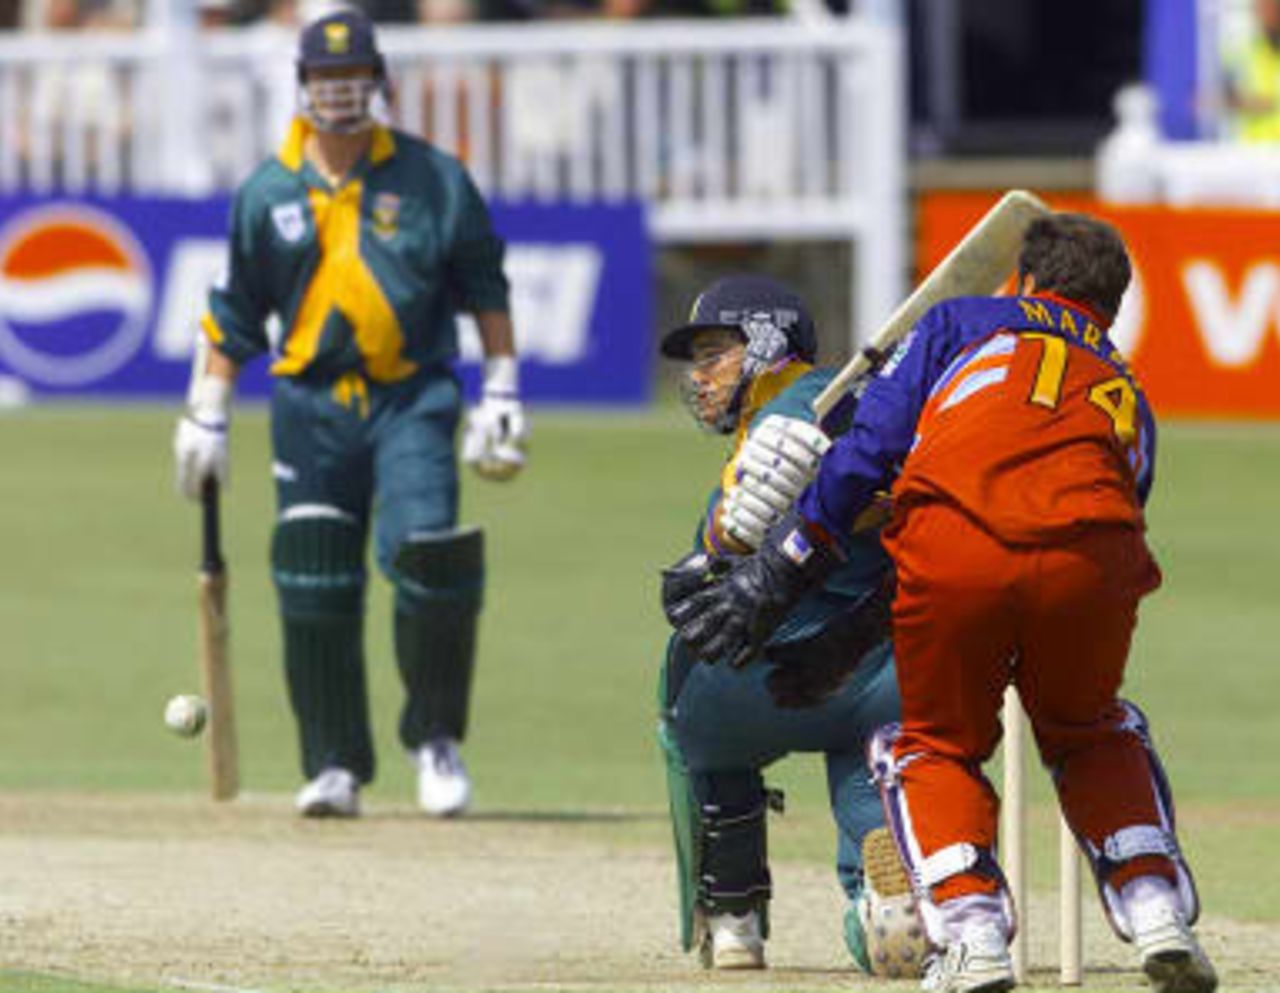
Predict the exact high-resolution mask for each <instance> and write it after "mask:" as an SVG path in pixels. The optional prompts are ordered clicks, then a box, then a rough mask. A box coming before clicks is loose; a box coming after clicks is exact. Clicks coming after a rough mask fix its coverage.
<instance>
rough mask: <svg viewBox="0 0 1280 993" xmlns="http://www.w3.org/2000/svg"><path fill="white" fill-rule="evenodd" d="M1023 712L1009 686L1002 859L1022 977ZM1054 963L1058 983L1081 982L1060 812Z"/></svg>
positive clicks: (1075, 897) (1074, 889)
mask: <svg viewBox="0 0 1280 993" xmlns="http://www.w3.org/2000/svg"><path fill="white" fill-rule="evenodd" d="M1026 738H1027V716H1026V714H1024V713H1023V711H1022V702H1021V701H1020V700H1019V699H1018V693H1017V691H1016V690H1015V689H1014V688H1013V687H1012V686H1010V687H1009V689H1008V690H1007V691H1006V692H1005V698H1004V790H1003V792H1002V795H1001V821H1002V823H1001V826H1000V838H1001V842H1000V847H1001V850H1002V855H1001V862H1002V863H1003V866H1004V874H1005V878H1006V879H1008V881H1009V889H1010V892H1011V893H1012V894H1013V902H1014V906H1015V907H1016V908H1017V912H1018V934H1017V936H1016V937H1015V938H1014V940H1013V946H1012V948H1011V951H1012V952H1013V968H1014V973H1015V975H1016V976H1017V978H1018V981H1019V982H1022V981H1024V980H1025V979H1026V976H1027V969H1028V967H1029V965H1030V962H1029V957H1028V947H1029V946H1028V943H1027V936H1028V933H1029V930H1030V928H1029V924H1030V917H1031V913H1030V904H1029V903H1028V902H1027V850H1026V841H1027V798H1026V793H1025V792H1024V787H1025V779H1026V764H1027V760H1026ZM1058 916H1059V930H1058V962H1059V981H1060V982H1061V984H1062V985H1063V986H1079V985H1080V983H1081V981H1082V972H1083V959H1084V950H1083V943H1082V940H1081V908H1080V852H1079V851H1078V849H1077V847H1076V839H1075V837H1074V835H1072V833H1071V829H1070V828H1068V827H1067V824H1066V821H1064V820H1063V819H1062V815H1061V814H1059V816H1058Z"/></svg>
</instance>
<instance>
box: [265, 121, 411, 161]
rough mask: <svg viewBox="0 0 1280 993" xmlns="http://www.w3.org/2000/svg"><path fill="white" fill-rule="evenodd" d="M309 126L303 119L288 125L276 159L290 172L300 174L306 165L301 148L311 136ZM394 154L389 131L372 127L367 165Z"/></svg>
mask: <svg viewBox="0 0 1280 993" xmlns="http://www.w3.org/2000/svg"><path fill="white" fill-rule="evenodd" d="M311 131H312V128H311V125H310V124H308V123H307V121H306V119H305V118H303V117H295V118H294V119H293V122H292V123H291V124H290V125H289V133H288V135H286V136H285V139H284V144H283V145H281V146H280V151H279V152H278V153H277V158H279V159H280V162H281V164H282V165H284V167H285V168H286V169H288V170H289V171H290V172H301V171H302V167H303V166H304V165H305V164H306V156H305V155H304V154H303V148H305V147H306V141H307V136H308V135H309V134H311ZM395 153H396V139H395V136H394V135H392V133H391V129H390V128H387V127H384V126H383V125H381V124H375V125H374V126H373V143H372V144H371V145H370V146H369V165H371V166H373V165H378V164H379V163H381V162H385V161H386V160H387V159H389V158H391V156H393V155H395Z"/></svg>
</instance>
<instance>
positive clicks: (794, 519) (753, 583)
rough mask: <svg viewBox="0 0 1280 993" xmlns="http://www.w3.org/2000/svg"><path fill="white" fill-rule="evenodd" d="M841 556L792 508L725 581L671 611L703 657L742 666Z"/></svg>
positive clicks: (687, 640)
mask: <svg viewBox="0 0 1280 993" xmlns="http://www.w3.org/2000/svg"><path fill="white" fill-rule="evenodd" d="M839 559H840V553H839V552H838V550H837V549H836V548H835V546H834V545H833V544H831V543H830V542H829V541H828V540H827V539H826V537H825V536H822V535H820V534H819V532H818V531H817V529H815V528H814V527H813V526H812V525H810V524H809V523H808V522H806V521H805V520H804V519H803V518H801V517H800V516H799V515H798V514H797V513H796V512H795V511H792V512H791V513H790V514H788V515H787V516H786V517H784V518H783V519H782V520H781V521H779V522H778V523H777V524H775V525H774V526H773V527H772V528H770V530H769V531H768V533H767V534H766V535H765V538H764V541H763V542H762V543H761V545H760V549H759V551H757V552H756V553H755V554H754V555H749V556H743V557H742V558H740V559H738V560H736V561H735V562H734V563H732V565H731V566H730V567H729V571H728V573H727V575H726V576H725V577H724V579H722V580H721V581H720V582H718V583H716V584H714V585H712V586H709V587H707V588H706V589H703V590H701V591H700V592H697V593H694V594H692V595H691V596H689V597H688V598H687V599H684V600H680V601H679V602H677V603H675V604H673V605H672V606H671V607H670V608H669V609H668V610H667V616H668V618H670V619H671V621H672V623H673V624H674V625H675V626H676V629H677V630H678V631H679V633H680V637H681V639H682V640H683V641H684V642H685V644H687V645H688V646H689V649H690V651H692V652H693V654H694V655H696V656H698V657H699V658H700V659H702V661H704V662H711V663H714V662H716V661H718V660H719V659H722V658H723V659H728V661H729V664H730V665H731V666H734V667H735V668H737V667H738V666H742V665H746V663H747V662H749V661H750V660H751V659H752V658H753V657H754V656H755V655H756V653H757V652H758V651H759V650H760V647H761V646H762V645H763V644H764V642H765V640H766V639H767V638H768V637H769V635H770V634H772V633H773V630H774V628H776V627H777V626H778V624H779V623H780V622H781V621H782V619H783V618H784V617H785V616H786V615H787V612H788V611H789V610H790V609H791V608H792V607H793V606H794V605H795V603H796V601H798V600H799V599H800V598H801V597H802V596H804V594H805V593H807V592H808V591H809V590H811V589H813V588H815V587H816V586H819V585H821V583H822V582H823V580H825V579H826V578H827V576H828V575H829V574H830V572H831V570H832V569H833V568H835V565H836V563H837V562H838V561H839Z"/></svg>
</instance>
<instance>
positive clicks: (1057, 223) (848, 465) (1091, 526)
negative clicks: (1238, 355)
mask: <svg viewBox="0 0 1280 993" xmlns="http://www.w3.org/2000/svg"><path fill="white" fill-rule="evenodd" d="M1129 278H1130V265H1129V258H1128V254H1127V252H1126V250H1125V247H1124V243H1123V241H1122V240H1121V239H1120V236H1119V235H1118V234H1117V232H1116V231H1115V230H1114V229H1113V228H1111V227H1110V226H1109V225H1107V224H1105V223H1103V222H1101V221H1099V220H1096V219H1094V218H1091V217H1087V216H1083V215H1072V214H1060V215H1051V216H1048V217H1045V218H1042V219H1039V220H1037V221H1035V222H1033V223H1032V225H1031V226H1030V227H1029V228H1028V230H1027V233H1026V236H1025V238H1024V241H1023V247H1022V252H1021V256H1020V258H1019V284H1020V285H1019V291H1020V292H1019V295H1017V296H1013V297H1004V298H978V297H973V298H960V299H955V300H949V301H947V302H945V303H942V304H940V305H938V306H936V307H934V308H933V309H932V310H930V311H929V312H928V313H927V314H926V315H925V316H924V317H923V318H922V319H921V321H920V322H919V323H918V324H917V325H916V327H915V329H914V330H913V331H912V332H911V333H910V334H909V335H908V337H907V338H905V339H904V340H903V341H902V343H901V344H900V345H899V346H898V348H897V350H896V351H895V352H894V353H893V354H891V355H890V356H889V357H888V359H887V360H886V362H885V363H884V365H883V367H882V368H881V369H880V372H879V375H878V376H877V377H876V378H875V379H873V380H872V381H871V382H870V383H869V385H868V386H867V387H866V390H865V392H864V393H863V394H862V398H861V401H860V402H859V404H858V408H857V411H856V413H855V415H854V420H853V425H852V427H851V428H850V430H849V431H848V432H846V433H845V434H843V435H841V436H840V437H839V438H837V439H836V440H835V442H834V443H833V444H832V446H831V448H830V450H829V451H828V452H827V453H826V455H825V456H824V458H823V461H822V464H821V466H820V467H819V469H818V473H817V476H816V478H815V480H814V482H813V484H812V485H811V486H809V487H808V488H807V489H806V490H805V491H804V492H803V493H802V494H801V495H800V498H799V501H798V503H797V513H795V514H794V515H793V516H792V517H791V518H790V519H789V520H787V521H784V522H782V523H781V524H780V525H779V526H778V527H777V528H775V529H774V530H773V531H771V532H770V533H769V534H768V535H767V536H766V537H765V539H764V541H763V542H762V544H761V546H760V550H759V552H758V553H757V554H756V555H755V556H753V557H752V558H750V559H746V560H744V561H743V563H742V564H741V566H740V567H739V568H737V569H735V570H734V571H733V572H731V573H730V574H729V575H728V576H727V578H725V579H724V580H723V581H722V582H721V583H720V584H718V585H717V586H715V587H713V588H711V589H709V590H704V591H701V592H699V593H696V594H694V596H693V597H692V598H691V599H690V600H689V602H688V603H686V604H685V605H683V607H682V609H681V618H682V620H681V625H680V630H681V635H682V637H683V638H684V639H685V640H686V641H687V642H688V643H689V644H690V645H691V646H692V648H693V649H694V650H695V651H696V652H697V653H698V654H700V655H703V656H705V657H709V658H711V657H720V656H723V655H729V656H746V655H750V654H752V653H754V652H755V651H756V650H757V649H758V648H759V646H760V645H761V643H762V641H763V638H764V637H765V635H766V634H767V632H768V631H770V630H771V629H772V628H773V627H774V626H775V625H776V624H777V622H778V620H779V619H780V618H781V617H783V616H785V612H786V610H787V609H788V605H789V604H791V603H793V602H795V601H796V600H797V599H798V598H799V597H801V596H802V595H803V594H804V593H805V591H807V590H810V589H812V588H814V587H815V586H816V585H817V584H819V583H821V582H822V581H823V579H824V578H825V577H826V576H828V575H829V574H830V573H831V571H832V570H833V569H834V568H835V566H836V565H837V563H839V562H840V561H841V559H842V558H843V552H842V549H841V548H840V545H839V541H838V539H839V538H840V536H843V535H846V534H847V533H848V532H849V529H850V528H851V526H852V525H853V522H854V521H855V520H856V519H857V517H858V515H859V514H860V513H861V512H862V511H863V510H864V509H865V508H866V507H867V506H868V504H869V503H870V502H871V500H872V499H873V498H874V494H875V493H877V492H878V491H879V490H880V488H881V487H883V486H884V485H885V484H886V483H888V482H890V481H894V483H893V497H894V504H895V506H894V517H893V519H892V521H891V523H890V524H889V527H888V528H887V530H886V532H885V544H886V547H887V548H888V550H889V553H890V555H891V556H892V557H893V560H894V564H895V566H896V568H897V579H898V588H897V595H896V599H895V601H894V605H893V639H894V651H895V654H896V657H897V666H898V684H899V689H900V692H901V697H902V721H901V725H900V726H899V725H891V726H889V727H887V728H885V729H884V730H882V731H881V732H880V733H878V734H877V735H876V737H875V738H873V740H872V744H871V754H872V758H873V765H874V766H875V768H876V772H877V779H878V781H879V783H880V787H881V790H882V793H883V795H884V797H885V804H886V809H887V810H888V812H889V816H890V819H891V823H892V826H893V827H894V830H895V835H896V840H897V841H898V843H899V849H900V852H901V855H902V858H903V861H904V862H905V863H906V864H907V866H908V867H909V868H910V870H911V874H912V876H913V878H914V880H915V881H916V884H917V887H918V889H919V892H920V896H921V898H922V910H923V911H924V915H925V923H926V925H927V926H928V929H929V932H930V937H931V938H932V939H933V941H934V943H935V944H936V945H938V946H939V947H940V948H941V949H943V950H944V954H942V955H941V956H940V957H939V958H938V959H937V960H936V962H935V964H934V966H933V968H932V969H931V971H930V974H929V975H928V976H927V977H926V980H925V986H926V988H927V989H930V990H933V991H937V993H975V991H1002V990H1007V989H1010V988H1012V987H1013V985H1014V982H1015V979H1014V972H1013V963H1012V961H1011V958H1010V954H1009V948H1008V945H1009V940H1010V938H1011V937H1012V935H1013V932H1014V928H1015V926H1016V917H1015V915H1014V908H1013V906H1012V901H1011V899H1010V897H1009V893H1008V889H1007V887H1006V886H1005V883H1004V879H1003V878H1002V876H1001V873H1000V869H999V866H998V864H997V862H996V850H995V846H996V826H997V815H998V809H997V808H998V802H997V798H996V795H995V792H994V791H993V789H992V788H991V785H990V783H989V782H988V781H987V780H986V778H985V777H984V776H983V775H982V772H981V767H982V763H983V762H985V761H986V760H987V759H988V758H989V757H990V756H991V754H992V751H993V749H994V748H995V745H996V743H997V741H998V740H999V738H1000V723H999V711H1000V704H1001V701H1002V699H1003V696H1004V690H1005V687H1006V686H1007V685H1009V684H1010V683H1012V684H1013V685H1014V686H1016V687H1017V691H1018V694H1019V696H1020V697H1021V699H1022V703H1023V706H1024V708H1025V709H1026V712H1027V715H1028V717H1029V719H1030V722H1031V726H1032V728H1033V730H1034V732H1035V736H1036V743H1037V745H1038V746H1039V749H1040V755H1041V758H1042V759H1043V761H1044V763H1045V766H1046V767H1047V768H1048V769H1049V770H1050V772H1051V773H1052V775H1053V778H1054V782H1055V785H1056V787H1057V791H1058V799H1059V802H1060V804H1061V806H1062V811H1063V814H1064V815H1065V817H1066V819H1067V821H1068V823H1069V824H1070V825H1071V828H1072V830H1073V831H1074V832H1075V835H1076V837H1077V839H1078V840H1079V842H1080V846H1081V847H1082V848H1083V849H1084V852H1085V854H1086V855H1087V856H1088V858H1089V860H1090V863H1091V865H1092V868H1093V871H1094V875H1095V877H1096V880H1097V883H1098V890H1099V893H1100V895H1101V897H1102V902H1103V906H1104V908H1105V910H1106V913H1107V916H1108V918H1109V920H1110V921H1111V924H1112V925H1113V927H1114V928H1115V930H1116V932H1117V934H1119V936H1120V937H1121V938H1122V939H1124V940H1125V941H1130V942H1132V943H1133V944H1134V945H1135V947H1136V949H1137V952H1138V956H1139V958H1140V961H1141V964H1142V968H1143V971H1144V972H1145V973H1146V974H1147V976H1148V978H1149V979H1150V982H1151V985H1152V987H1153V988H1154V989H1155V990H1157V991H1159V993H1211V991H1212V990H1213V989H1214V988H1215V987H1216V985H1217V978H1216V976H1215V974H1214V970H1213V967H1212V966H1211V965H1210V963H1209V961H1208V959H1207V958H1206V957H1205V955H1204V953H1203V951H1202V950H1201V948H1200V946H1199V944H1198V943H1197V941H1196V938H1195V935H1194V934H1193V932H1192V931H1191V925H1192V924H1194V923H1195V920H1196V917H1197V915H1198V913H1199V906H1198V900H1197V897H1196V891H1195V886H1194V884H1193V883H1192V879H1191V873H1190V870H1189V868H1188V866H1187V863H1186V861H1185V859H1184V858H1183V856H1182V853H1181V849H1180V847H1179V844H1178V838H1177V834H1176V831H1175V824H1174V808H1173V797H1172V795H1171V793H1170V790H1169V785H1168V781H1167V780H1166V778H1165V775H1164V770H1163V768H1162V765H1161V762H1160V760H1159V757H1158V756H1157V754H1156V751H1155V748H1154V746H1153V744H1152V737H1151V734H1150V731H1149V728H1148V724H1147V721H1146V718H1145V717H1144V716H1143V714H1142V712H1141V711H1140V710H1139V709H1138V708H1137V707H1135V706H1134V705H1133V704H1131V703H1129V702H1127V701H1125V700H1122V699H1121V698H1120V697H1119V691H1120V684H1121V681H1122V679H1123V677H1124V672H1125V667H1126V664H1127V658H1128V652H1129V643H1130V639H1131V636H1132V633H1133V628H1134V625H1135V623H1136V620H1137V610H1138V603H1139V601H1140V600H1141V599H1142V597H1143V596H1145V595H1146V594H1147V593H1149V592H1151V591H1152V590H1154V589H1155V588H1156V587H1157V586H1158V585H1159V582H1160V573H1159V570H1158V568H1157V566H1156V564H1155V561H1154V560H1153V558H1152V556H1151V553H1150V551H1149V550H1148V547H1147V544H1146V540H1145V536H1144V531H1145V520H1144V515H1143V507H1144V504H1145V502H1146V499H1147V495H1148V493H1149V491H1150V489H1151V482H1152V467H1153V461H1154V457H1155V421H1154V419H1153V417H1152V414H1151V410H1150V408H1149V407H1148V405H1147V400H1146V397H1145V395H1144V394H1143V392H1142V389H1141V388H1140V386H1139V384H1138V382H1137V381H1136V380H1135V378H1134V377H1133V374H1132V373H1131V372H1130V370H1129V369H1128V367H1127V366H1126V364H1125V362H1124V359H1123V358H1122V357H1121V356H1120V353H1119V352H1118V351H1117V350H1116V349H1115V347H1114V345H1113V344H1112V343H1111V341H1110V339H1109V338H1108V336H1107V333H1106V329H1107V327H1108V326H1109V325H1110V324H1111V321H1112V319H1113V318H1114V317H1115V314H1116V311H1117V310H1118V309H1119V306H1120V300H1121V297H1122V295H1123V293H1124V291H1125V288H1126V287H1127V286H1128V283H1129Z"/></svg>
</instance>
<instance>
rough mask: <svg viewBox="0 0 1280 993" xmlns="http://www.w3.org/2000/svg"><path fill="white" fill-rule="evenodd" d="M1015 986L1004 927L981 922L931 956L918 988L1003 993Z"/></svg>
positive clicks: (945, 992)
mask: <svg viewBox="0 0 1280 993" xmlns="http://www.w3.org/2000/svg"><path fill="white" fill-rule="evenodd" d="M1016 985H1017V980H1016V979H1015V978H1014V975H1013V958H1012V956H1010V954H1009V941H1008V939H1007V938H1006V937H1005V933H1004V929H1003V928H1001V927H1000V926H999V925H997V924H984V925H981V926H979V927H976V928H973V929H971V930H970V931H969V932H968V933H966V935H965V936H964V937H963V938H962V939H960V940H959V941H953V942H951V944H949V945H947V948H946V951H944V952H943V953H942V954H941V955H938V956H936V957H935V958H934V959H932V960H931V961H930V963H929V967H928V971H927V972H926V973H925V977H924V980H923V981H922V982H921V983H920V988H921V989H924V990H928V991H930V993H1004V991H1005V990H1011V989H1013V988H1014V986H1016Z"/></svg>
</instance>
